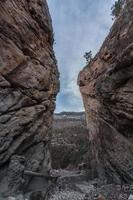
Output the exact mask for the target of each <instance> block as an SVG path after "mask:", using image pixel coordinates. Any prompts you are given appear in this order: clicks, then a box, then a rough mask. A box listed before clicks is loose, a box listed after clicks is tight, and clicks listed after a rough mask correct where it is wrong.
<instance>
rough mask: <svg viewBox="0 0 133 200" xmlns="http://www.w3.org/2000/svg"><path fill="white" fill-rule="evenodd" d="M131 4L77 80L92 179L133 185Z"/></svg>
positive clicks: (132, 14) (132, 39)
mask: <svg viewBox="0 0 133 200" xmlns="http://www.w3.org/2000/svg"><path fill="white" fill-rule="evenodd" d="M132 16H133V1H132V0H127V1H126V4H125V7H124V8H123V10H122V12H121V13H120V16H119V17H118V18H117V19H116V20H115V22H114V24H113V26H112V28H111V30H110V33H109V35H108V36H107V38H106V39H105V41H104V43H103V45H102V47H101V48H100V51H99V52H98V53H97V55H96V56H95V57H94V59H93V60H92V61H91V63H90V64H89V65H87V66H85V67H84V69H83V70H82V71H81V72H80V74H79V77H78V85H79V87H80V91H81V94H82V97H83V101H84V105H85V112H86V119H87V127H88V134H89V142H90V145H89V149H88V152H89V153H88V168H89V169H90V170H91V171H92V173H91V174H92V177H91V178H100V179H102V178H103V177H104V178H105V179H107V180H108V181H109V182H115V183H118V184H119V183H121V182H122V183H128V184H131V183H132V181H133V156H132V155H133V145H132V141H133V17H132Z"/></svg>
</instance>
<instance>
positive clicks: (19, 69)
mask: <svg viewBox="0 0 133 200" xmlns="http://www.w3.org/2000/svg"><path fill="white" fill-rule="evenodd" d="M53 42H54V39H53V29H52V23H51V17H50V14H49V10H48V7H47V2H46V0H43V1H42V0H20V1H18V0H3V1H2V0H1V1H0V194H5V193H6V194H7V193H11V194H12V193H14V192H17V191H18V190H20V189H22V188H25V190H28V187H31V188H32V189H33V190H34V186H33V185H32V186H30V180H31V177H28V176H26V177H23V171H24V170H30V171H33V172H36V171H39V172H41V173H44V171H45V172H46V171H49V170H50V167H51V166H50V165H51V161H50V153H49V140H50V134H49V129H50V128H51V125H52V115H53V111H54V108H55V98H56V94H57V92H58V90H59V74H58V69H57V62H56V59H55V56H54V51H53ZM7 174H8V176H7ZM33 182H34V180H32V183H33ZM32 189H31V190H32Z"/></svg>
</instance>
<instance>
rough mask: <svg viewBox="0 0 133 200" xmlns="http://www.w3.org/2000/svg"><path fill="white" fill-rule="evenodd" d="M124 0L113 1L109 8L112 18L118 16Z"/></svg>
mask: <svg viewBox="0 0 133 200" xmlns="http://www.w3.org/2000/svg"><path fill="white" fill-rule="evenodd" d="M125 1H126V0H117V1H115V3H114V5H113V6H112V8H111V10H112V13H111V15H112V16H113V17H114V18H117V17H118V16H119V14H120V11H121V9H122V8H123V5H124V3H125Z"/></svg>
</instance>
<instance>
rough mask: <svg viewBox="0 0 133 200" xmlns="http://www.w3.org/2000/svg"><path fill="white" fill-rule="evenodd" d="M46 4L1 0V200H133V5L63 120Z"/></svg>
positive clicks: (82, 78) (86, 71) (87, 71)
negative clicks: (77, 104)
mask: <svg viewBox="0 0 133 200" xmlns="http://www.w3.org/2000/svg"><path fill="white" fill-rule="evenodd" d="M47 3H48V2H47V1H46V0H19V1H17V0H0V200H133V198H132V197H133V144H132V143H133V135H132V134H133V1H132V0H127V1H125V4H124V6H123V8H122V10H121V12H120V14H119V16H118V17H117V18H116V20H115V21H114V24H113V26H112V28H111V30H110V33H109V35H108V36H107V37H106V39H105V41H104V43H103V45H102V47H101V48H100V50H99V52H98V53H97V54H96V56H95V57H94V58H93V59H91V60H90V62H89V63H88V64H87V65H86V66H85V67H84V68H83V70H82V71H81V72H80V73H79V76H78V86H79V89H80V92H81V95H82V98H83V103H84V108H85V113H84V112H79V113H77V112H62V113H58V114H57V113H56V114H55V113H54V111H55V107H56V96H57V94H58V93H59V90H60V80H59V79H60V78H59V70H58V66H57V60H56V57H55V53H54V48H53V45H54V42H55V41H54V31H53V27H52V19H51V16H50V12H49V8H48V4H47ZM88 23H89V22H88ZM88 47H89V44H88ZM78 48H80V46H79V47H78Z"/></svg>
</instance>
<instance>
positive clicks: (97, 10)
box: [47, 0, 115, 112]
mask: <svg viewBox="0 0 133 200" xmlns="http://www.w3.org/2000/svg"><path fill="white" fill-rule="evenodd" d="M114 1H115V0H47V2H48V5H49V9H50V13H51V17H52V22H53V29H54V37H55V44H54V50H55V54H56V58H57V61H58V67H59V72H60V92H59V94H58V96H57V102H56V112H62V111H76V112H79V111H83V110H84V107H83V103H82V97H81V94H80V92H79V88H78V86H77V77H78V73H79V72H80V71H81V70H82V69H83V67H84V66H85V65H86V61H85V59H84V57H83V55H84V53H85V52H88V51H90V50H91V51H92V53H93V56H94V55H95V54H96V53H97V52H98V50H99V48H100V46H101V45H102V43H103V41H104V39H105V37H106V36H107V34H108V32H109V29H110V27H111V25H112V23H113V21H112V17H111V14H110V13H111V6H112V5H113V3H114Z"/></svg>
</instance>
